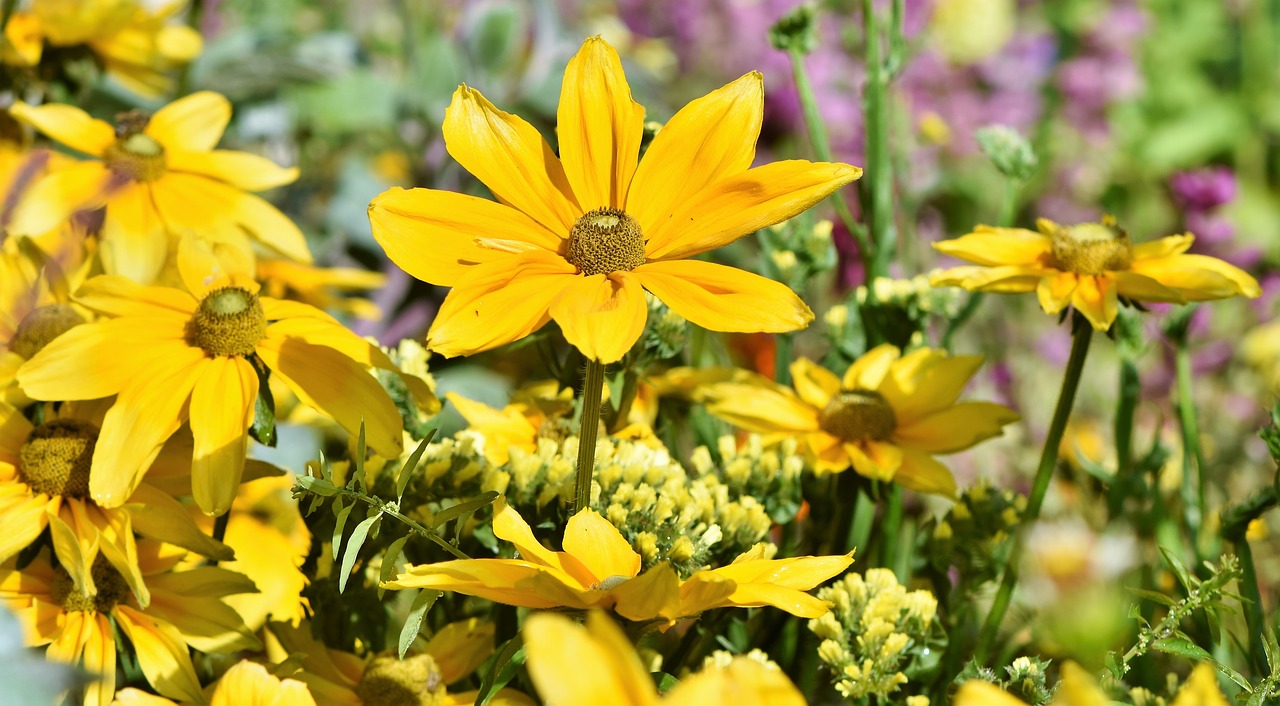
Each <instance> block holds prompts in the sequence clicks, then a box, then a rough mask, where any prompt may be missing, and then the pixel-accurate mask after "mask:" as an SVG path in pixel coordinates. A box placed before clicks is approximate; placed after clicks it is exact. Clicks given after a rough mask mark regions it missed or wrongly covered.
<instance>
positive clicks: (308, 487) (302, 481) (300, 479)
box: [294, 476, 338, 498]
mask: <svg viewBox="0 0 1280 706" xmlns="http://www.w3.org/2000/svg"><path fill="white" fill-rule="evenodd" d="M294 480H295V481H296V482H297V483H298V487H300V488H302V489H303V490H305V491H307V492H308V493H314V494H316V495H322V496H324V497H326V498H327V497H330V496H332V495H334V494H336V493H337V492H338V486H336V485H334V484H333V483H330V482H329V481H327V480H325V479H323V478H316V477H314V476H297V477H295V478H294Z"/></svg>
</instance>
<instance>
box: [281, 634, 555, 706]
mask: <svg viewBox="0 0 1280 706" xmlns="http://www.w3.org/2000/svg"><path fill="white" fill-rule="evenodd" d="M271 635H272V636H273V637H274V638H275V641H272V640H268V642H267V652H268V655H270V656H271V657H272V658H273V659H277V660H281V661H283V660H284V659H286V658H290V657H291V658H293V659H297V660H298V661H299V662H300V664H301V666H302V671H301V672H299V673H298V674H297V678H298V679H301V680H302V681H303V682H306V684H307V686H309V687H310V688H311V693H313V694H315V695H316V697H317V698H319V699H320V703H322V704H324V705H325V706H364V704H368V705H369V706H392V705H398V704H415V705H419V706H423V705H429V706H472V704H474V703H475V699H476V695H477V694H478V693H479V692H478V691H464V692H457V693H452V694H450V693H448V691H447V689H446V687H447V686H448V685H450V684H453V683H455V682H457V681H459V680H461V679H464V678H466V677H467V676H468V675H470V674H471V673H472V672H474V671H475V670H476V668H477V667H479V666H480V665H481V664H482V663H483V662H484V661H485V660H486V659H488V657H489V655H490V654H492V653H493V641H494V626H493V624H492V623H483V622H481V621H480V620H478V619H476V618H471V619H470V620H461V621H458V622H456V623H450V624H448V625H446V626H444V627H443V628H441V629H440V630H439V631H438V632H436V634H435V635H433V636H432V637H431V639H430V640H428V641H427V644H425V645H423V647H422V649H421V650H415V649H411V650H410V651H409V652H408V653H407V654H406V655H405V658H404V659H403V660H402V659H400V658H399V657H398V656H397V655H396V653H395V652H387V653H378V654H370V655H366V656H364V657H361V656H359V655H355V654H351V653H350V652H343V651H341V650H333V649H329V648H328V647H326V646H325V645H324V644H323V643H321V642H318V641H317V640H315V639H314V638H312V637H311V626H309V625H306V624H305V623H304V624H303V625H301V626H299V627H296V628H295V627H289V626H287V625H279V624H272V626H271ZM489 703H490V704H495V705H496V706H534V703H533V700H532V699H530V698H529V697H528V696H525V695H524V694H522V693H520V692H518V691H515V690H513V689H502V690H500V691H498V692H497V693H496V694H494V695H493V698H492V699H490V700H489Z"/></svg>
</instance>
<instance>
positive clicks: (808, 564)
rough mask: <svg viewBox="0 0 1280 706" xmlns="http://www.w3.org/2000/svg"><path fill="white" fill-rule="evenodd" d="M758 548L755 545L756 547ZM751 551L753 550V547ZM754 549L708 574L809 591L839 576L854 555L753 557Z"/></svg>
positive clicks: (750, 582)
mask: <svg viewBox="0 0 1280 706" xmlns="http://www.w3.org/2000/svg"><path fill="white" fill-rule="evenodd" d="M757 546H758V545H757ZM753 550H754V548H753ZM753 550H748V551H747V552H746V553H744V554H743V555H742V556H739V557H738V558H736V559H734V560H733V563H731V564H729V565H728V566H722V567H720V568H718V569H715V570H714V571H712V572H711V573H713V574H715V575H717V576H720V577H721V578H727V579H730V580H732V581H735V582H737V583H738V584H739V586H741V585H744V584H753V583H754V584H769V585H772V586H780V587H782V588H793V589H797V590H801V591H808V590H810V589H812V588H814V587H815V586H817V585H818V584H820V583H822V582H823V581H826V580H827V579H829V578H831V577H833V576H835V575H837V574H839V573H840V572H842V571H844V570H845V569H847V568H849V566H850V565H851V564H852V563H853V553H852V552H850V553H848V554H837V555H833V556H798V557H790V558H787V559H758V558H754V557H755V553H754V551H753Z"/></svg>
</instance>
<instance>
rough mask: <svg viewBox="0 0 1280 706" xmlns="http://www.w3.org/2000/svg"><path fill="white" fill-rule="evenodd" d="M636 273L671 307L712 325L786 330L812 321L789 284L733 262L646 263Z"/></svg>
mask: <svg viewBox="0 0 1280 706" xmlns="http://www.w3.org/2000/svg"><path fill="white" fill-rule="evenodd" d="M632 274H634V275H635V276H636V277H638V278H639V279H640V282H641V284H643V285H644V288H645V289H647V290H649V291H650V292H653V295H654V296H656V297H657V298H658V299H660V300H662V303H663V304H666V305H667V306H669V307H671V310H672V311H674V312H676V313H677V314H679V315H681V316H683V317H684V318H686V319H688V320H689V321H691V322H692V323H694V324H697V325H698V326H701V327H703V328H705V329H710V330H712V331H735V332H740V333H755V332H765V333H782V332H785V331H795V330H798V329H802V328H804V327H806V326H808V325H809V322H811V321H813V312H812V311H810V310H809V307H808V306H807V305H806V304H805V303H804V302H803V301H802V300H801V299H800V297H798V296H796V293H795V292H793V291H791V289H790V288H788V287H787V286H786V285H784V284H782V283H780V282H775V281H774V280H771V279H769V278H767V277H761V276H760V275H757V274H752V273H750V272H745V271H743V270H739V269H737V268H734V267H727V266H725V265H717V264H715V263H711V262H702V261H700V260H672V261H667V262H649V263H646V264H644V265H641V266H640V267H637V268H636V269H634V270H632Z"/></svg>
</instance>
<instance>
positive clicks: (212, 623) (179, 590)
mask: <svg viewBox="0 0 1280 706" xmlns="http://www.w3.org/2000/svg"><path fill="white" fill-rule="evenodd" d="M147 582H148V583H149V584H150V585H151V595H152V601H151V606H150V607H149V608H148V609H147V613H148V614H149V615H151V616H153V617H155V618H156V619H158V620H163V621H164V622H166V623H169V624H170V625H172V626H173V627H174V628H176V629H177V630H178V632H179V634H181V635H182V639H183V640H184V641H185V642H187V643H188V644H190V645H191V646H192V647H194V648H196V649H197V650H200V651H201V652H207V653H211V654H212V653H217V652H222V653H226V652H237V651H239V650H260V649H262V643H261V642H260V641H259V640H258V639H257V638H256V637H254V635H253V633H251V632H250V631H249V628H248V627H246V626H245V624H244V621H243V619H242V618H241V617H240V614H239V613H236V611H235V610H234V609H232V608H231V606H229V605H227V603H226V597H227V596H228V595H229V594H237V593H253V592H255V591H256V587H255V585H254V583H253V581H250V580H249V578H248V577H246V576H244V575H243V574H240V573H238V572H235V571H230V570H227V569H221V568H216V567H211V566H203V567H200V568H196V569H191V570H188V571H168V572H161V573H156V574H152V575H149V576H148V577H147Z"/></svg>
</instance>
